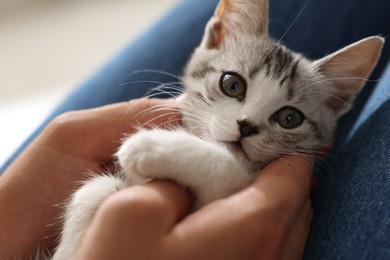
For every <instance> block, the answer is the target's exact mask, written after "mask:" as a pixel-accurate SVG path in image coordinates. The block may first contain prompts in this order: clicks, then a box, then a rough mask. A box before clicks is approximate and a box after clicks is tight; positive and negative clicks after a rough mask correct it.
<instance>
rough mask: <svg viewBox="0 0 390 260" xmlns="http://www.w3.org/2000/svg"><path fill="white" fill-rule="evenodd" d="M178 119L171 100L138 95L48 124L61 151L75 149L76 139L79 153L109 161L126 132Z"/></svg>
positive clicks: (173, 122)
mask: <svg viewBox="0 0 390 260" xmlns="http://www.w3.org/2000/svg"><path fill="white" fill-rule="evenodd" d="M179 121H180V113H179V112H178V109H177V108H176V102H175V101H174V100H160V99H139V100H133V101H130V102H122V103H117V104H112V105H107V106H103V107H99V108H94V109H89V110H83V111H77V112H70V113H66V114H65V115H62V116H60V117H59V118H57V119H56V120H55V121H54V122H53V123H52V124H51V125H50V129H51V131H49V133H53V132H54V133H55V135H54V138H52V139H53V142H56V143H55V144H54V145H55V146H59V147H60V148H61V150H62V151H70V152H71V153H74V152H75V151H74V150H75V148H74V144H75V143H77V144H78V149H77V152H78V155H79V156H80V157H82V158H84V157H87V156H92V158H88V159H90V160H91V161H92V160H99V161H102V162H109V161H110V159H111V157H112V154H114V153H115V151H116V150H117V148H118V146H119V145H120V143H121V139H122V138H123V137H124V136H125V135H126V134H131V133H134V132H135V131H136V130H137V129H138V128H139V127H152V126H159V127H160V126H161V127H164V126H165V127H167V125H166V124H164V123H170V125H175V124H178V122H179ZM58 136H61V138H60V141H59V138H58ZM56 137H57V138H56ZM64 140H65V141H64Z"/></svg>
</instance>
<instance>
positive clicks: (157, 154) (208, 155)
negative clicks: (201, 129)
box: [117, 129, 253, 207]
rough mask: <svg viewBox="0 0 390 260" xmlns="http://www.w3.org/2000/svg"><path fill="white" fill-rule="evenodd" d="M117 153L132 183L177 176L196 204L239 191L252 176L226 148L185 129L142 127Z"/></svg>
mask: <svg viewBox="0 0 390 260" xmlns="http://www.w3.org/2000/svg"><path fill="white" fill-rule="evenodd" d="M117 156H118V159H119V163H120V164H121V166H122V168H123V173H124V175H125V177H126V178H128V179H129V180H130V182H131V183H143V182H145V181H147V180H148V179H170V180H174V181H176V182H177V183H179V184H181V185H183V186H185V187H189V188H190V189H191V190H192V191H193V192H194V194H195V196H196V197H197V205H196V207H199V206H202V205H204V204H206V203H208V202H210V201H212V200H215V199H219V198H222V197H225V196H227V195H230V194H232V193H234V192H236V191H238V190H239V189H241V188H242V187H244V186H246V185H248V184H249V183H250V181H251V179H252V177H253V176H251V175H249V174H248V172H247V171H246V169H245V168H244V167H243V166H242V164H241V163H240V162H239V161H238V160H237V159H236V158H235V157H234V156H233V155H232V154H231V153H230V152H229V151H228V150H227V149H225V148H224V147H221V146H219V145H217V144H214V143H210V142H207V141H204V140H201V139H199V138H198V137H195V136H193V135H190V134H188V133H187V132H185V131H183V130H176V131H167V130H160V129H155V130H151V131H141V132H139V133H137V134H135V135H133V136H131V137H130V138H128V139H127V140H126V141H125V142H124V143H123V145H122V146H121V148H120V150H119V151H118V153H117Z"/></svg>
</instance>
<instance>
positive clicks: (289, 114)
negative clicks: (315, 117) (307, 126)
mask: <svg viewBox="0 0 390 260" xmlns="http://www.w3.org/2000/svg"><path fill="white" fill-rule="evenodd" d="M275 119H276V121H277V122H278V124H279V125H280V126H281V127H283V128H285V129H293V128H296V127H298V126H300V125H301V124H302V122H303V120H304V119H305V117H304V116H303V114H302V112H301V111H299V110H298V109H296V108H293V107H284V108H282V109H280V110H279V111H278V112H276V114H275Z"/></svg>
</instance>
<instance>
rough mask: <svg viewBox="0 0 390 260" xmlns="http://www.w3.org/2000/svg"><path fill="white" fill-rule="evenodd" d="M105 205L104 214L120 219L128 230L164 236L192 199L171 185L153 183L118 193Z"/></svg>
mask: <svg viewBox="0 0 390 260" xmlns="http://www.w3.org/2000/svg"><path fill="white" fill-rule="evenodd" d="M107 204H108V207H109V209H108V212H110V214H111V213H112V214H116V215H117V216H118V217H119V218H122V219H124V221H125V222H126V223H128V224H127V225H131V226H132V227H131V228H130V229H131V230H133V231H136V230H139V231H140V232H141V231H142V232H143V233H147V230H150V232H152V233H155V234H157V233H160V234H164V233H166V232H168V231H169V230H170V229H171V227H172V226H173V225H175V224H176V223H177V222H178V221H180V220H181V219H182V218H183V217H184V216H186V215H187V214H188V213H189V212H190V210H191V208H192V205H193V200H192V197H191V196H190V195H189V193H188V192H186V191H185V190H184V189H183V188H181V187H180V186H179V185H177V184H175V183H173V182H168V181H153V182H150V183H147V184H145V185H137V186H133V187H130V188H128V189H125V190H122V191H120V192H118V193H117V194H114V195H113V196H112V197H111V198H110V199H109V200H108V202H107ZM119 222H120V221H119ZM135 233H136V232H135Z"/></svg>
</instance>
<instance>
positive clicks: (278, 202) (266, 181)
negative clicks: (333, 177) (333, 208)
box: [172, 157, 312, 259]
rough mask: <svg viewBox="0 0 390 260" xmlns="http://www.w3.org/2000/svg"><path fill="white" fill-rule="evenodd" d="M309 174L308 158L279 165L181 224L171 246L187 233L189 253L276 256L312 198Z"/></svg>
mask: <svg viewBox="0 0 390 260" xmlns="http://www.w3.org/2000/svg"><path fill="white" fill-rule="evenodd" d="M311 171H312V162H311V161H309V160H306V159H304V158H299V157H285V158H283V159H280V160H277V161H275V162H274V163H272V164H271V165H269V166H268V167H267V168H265V169H264V170H263V171H262V173H261V174H260V176H259V177H258V178H257V179H256V180H255V182H254V183H253V184H252V185H250V187H248V188H246V189H244V190H242V191H240V192H238V193H237V194H234V195H232V196H230V197H228V198H226V199H223V200H219V201H216V202H214V203H211V204H209V205H208V206H206V207H204V208H202V209H201V210H199V211H198V212H195V213H194V214H191V215H189V216H188V217H187V218H186V219H184V220H183V221H182V222H180V223H179V224H178V225H177V226H176V227H175V229H174V230H173V232H172V241H174V242H172V245H174V244H175V243H177V240H180V238H181V237H182V236H183V234H186V236H187V237H188V238H189V239H188V240H189V241H191V242H189V243H188V247H187V248H186V250H187V251H188V250H192V252H193V253H194V254H196V252H199V251H202V250H205V251H209V250H210V251H213V252H214V253H215V254H216V255H214V256H213V257H215V258H221V257H223V256H225V255H226V254H231V255H236V254H241V258H239V257H237V259H250V257H253V256H256V254H257V253H259V252H261V255H262V256H266V257H265V259H273V258H274V257H278V256H279V254H280V250H281V249H282V246H283V242H284V241H285V236H286V235H287V233H288V232H289V230H290V228H291V226H292V224H293V223H294V221H295V219H296V218H297V215H298V213H299V212H300V210H301V207H302V205H303V204H304V202H305V201H306V200H307V198H308V196H309V187H310V180H311V177H310V175H311ZM205 234H207V236H205ZM259 241H261V242H259ZM207 245H210V248H207ZM206 249H208V250H206Z"/></svg>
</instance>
